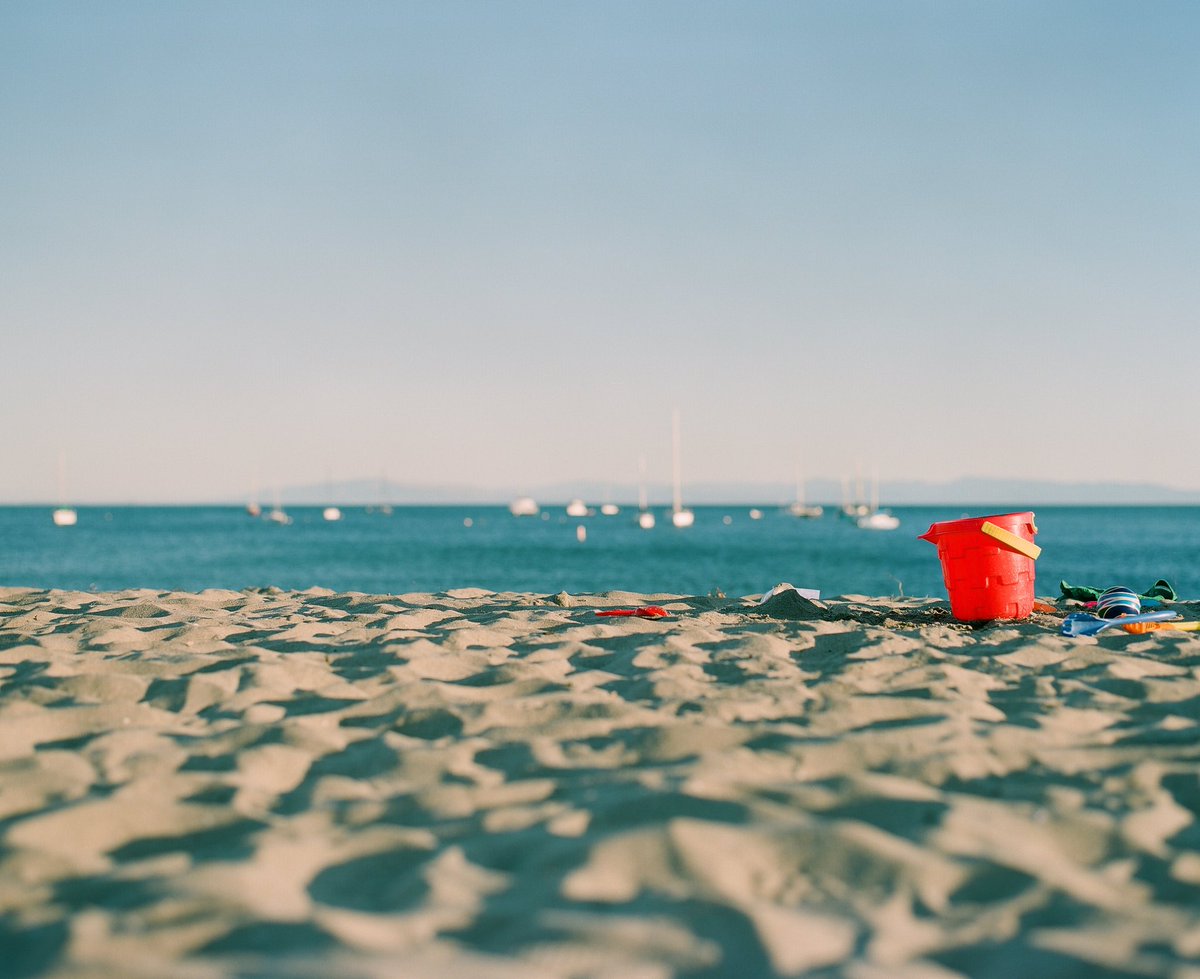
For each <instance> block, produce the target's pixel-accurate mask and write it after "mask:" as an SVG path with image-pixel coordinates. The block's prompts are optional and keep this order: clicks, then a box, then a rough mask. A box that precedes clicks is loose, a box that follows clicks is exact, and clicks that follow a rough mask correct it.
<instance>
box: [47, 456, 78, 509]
mask: <svg viewBox="0 0 1200 979" xmlns="http://www.w3.org/2000/svg"><path fill="white" fill-rule="evenodd" d="M51 519H52V520H53V521H54V526H56V527H74V526H75V524H76V522H77V521H78V520H79V514H77V513H76V512H75V508H74V507H69V506H67V459H66V456H65V455H63V453H61V452H60V453H59V454H58V506H57V507H55V509H54V513H53V514H51Z"/></svg>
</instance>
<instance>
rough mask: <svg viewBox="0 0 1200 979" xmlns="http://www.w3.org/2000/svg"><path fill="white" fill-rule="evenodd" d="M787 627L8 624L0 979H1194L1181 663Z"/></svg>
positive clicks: (804, 623)
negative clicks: (1019, 978)
mask: <svg viewBox="0 0 1200 979" xmlns="http://www.w3.org/2000/svg"><path fill="white" fill-rule="evenodd" d="M636 604H659V605H663V606H665V607H666V608H667V609H668V610H669V611H670V612H672V617H671V618H668V619H663V620H644V619H638V618H627V619H612V618H598V617H597V616H596V615H595V614H594V613H595V610H597V609H599V608H604V607H609V606H614V605H636ZM801 611H802V612H803V613H804V614H803V615H800V613H798V612H796V611H795V610H792V612H789V613H788V615H787V617H779V618H776V617H771V616H769V615H766V614H763V613H762V611H761V610H756V609H754V608H752V607H751V606H749V605H748V604H746V603H743V602H740V601H734V600H725V599H716V598H687V597H678V596H670V595H656V596H645V595H628V594H625V593H612V594H608V595H592V596H583V595H575V596H571V595H557V596H538V595H519V594H493V593H489V592H482V591H480V590H478V589H460V590H457V591H454V592H449V593H446V594H413V595H404V596H368V595H340V594H334V593H331V592H328V591H324V590H312V591H308V592H301V593H294V592H280V591H277V590H273V589H268V590H262V591H247V592H230V591H217V590H213V591H206V592H202V593H200V594H180V593H161V592H153V591H146V590H137V591H128V592H119V593H110V594H84V593H66V592H56V591H52V592H43V591H33V590H29V589H15V588H10V589H0V961H2V962H3V966H2V967H0V971H2V972H3V974H4V975H5V976H7V977H20V976H35V975H36V976H57V977H67V976H78V977H96V979H99V977H109V976H111V977H117V976H122V977H124V976H132V977H143V976H144V977H150V976H154V977H158V976H180V977H191V976H195V977H198V979H199V977H205V979H207V977H218V976H246V975H254V976H279V977H283V976H300V977H308V976H312V977H318V976H320V977H324V976H333V975H337V976H348V977H359V976H361V977H367V979H371V977H396V976H421V977H425V976H464V975H470V976H479V977H485V979H486V977H492V976H495V977H510V976H512V977H516V976H520V977H522V979H526V977H540V976H546V977H552V976H553V977H557V976H621V977H643V976H644V977H663V976H725V975H728V976H792V975H816V976H841V975H848V976H854V977H859V979H874V977H882V976H889V977H891V976H900V977H905V976H909V977H918V976H921V977H945V976H955V975H962V976H997V977H1000V976H1005V977H1007V976H1011V975H1059V976H1074V975H1080V976H1084V975H1100V974H1103V975H1146V976H1172V977H1174V979H1197V977H1200V971H1197V969H1196V967H1195V965H1194V963H1195V962H1196V961H1197V959H1198V958H1200V825H1198V823H1197V815H1198V814H1200V775H1198V772H1200V727H1198V725H1197V716H1198V714H1200V639H1198V638H1194V637H1193V636H1192V634H1177V635H1171V634H1169V633H1159V634H1156V635H1153V636H1129V635H1125V634H1123V633H1122V634H1114V633H1112V632H1108V633H1105V634H1103V635H1101V636H1099V637H1095V638H1091V639H1071V640H1069V639H1065V638H1063V637H1062V636H1060V635H1058V634H1057V631H1056V629H1055V623H1054V622H1053V621H1052V620H1050V619H1043V620H1041V621H1033V622H1029V623H1022V624H1016V625H1011V624H1010V625H1005V626H995V627H986V628H980V629H972V628H968V627H966V626H961V625H958V624H956V623H954V622H952V621H951V620H950V619H949V617H948V615H947V613H946V610H945V606H944V605H943V604H941V603H936V602H922V601H916V600H890V601H886V602H885V601H881V600H871V599H866V598H861V597H853V598H850V599H845V600H835V601H833V602H830V603H828V604H827V605H826V606H824V607H818V606H813V607H812V608H808V607H807V606H806V608H805V609H804V610H801Z"/></svg>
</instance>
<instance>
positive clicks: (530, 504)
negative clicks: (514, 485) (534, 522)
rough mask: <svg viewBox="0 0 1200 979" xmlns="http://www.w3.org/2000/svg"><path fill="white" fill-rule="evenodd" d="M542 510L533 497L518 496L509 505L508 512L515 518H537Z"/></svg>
mask: <svg viewBox="0 0 1200 979" xmlns="http://www.w3.org/2000/svg"><path fill="white" fill-rule="evenodd" d="M540 510H541V507H539V506H538V505H537V501H536V500H535V499H534V498H533V497H532V496H518V497H517V498H516V499H515V500H513V501H512V502H511V503H510V504H509V505H508V512H509V513H511V514H512V515H513V516H514V517H536V516H537V515H538V513H539V512H540Z"/></svg>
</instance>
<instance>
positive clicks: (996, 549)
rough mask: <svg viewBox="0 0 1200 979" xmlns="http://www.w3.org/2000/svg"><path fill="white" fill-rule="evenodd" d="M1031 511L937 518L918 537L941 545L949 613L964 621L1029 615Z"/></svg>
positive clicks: (1033, 554) (1034, 554) (1034, 552)
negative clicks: (943, 519)
mask: <svg viewBox="0 0 1200 979" xmlns="http://www.w3.org/2000/svg"><path fill="white" fill-rule="evenodd" d="M1036 534H1037V525H1036V524H1035V523H1034V522H1033V514H1032V513H1031V512H1029V511H1024V512H1022V513H1000V514H993V515H992V516H988V517H968V518H966V519H964V520H948V521H945V522H943V523H935V524H933V526H931V527H930V528H929V530H928V531H927V532H926V533H924V534H921V535H920V537H919V538H918V540H927V541H929V542H930V543H931V544H933V545H935V546H936V547H937V549H938V558H939V559H940V560H941V562H942V579H943V581H945V583H946V591H947V592H949V594H950V613H951V614H952V615H953V616H954V617H955V618H956V619H958V620H959V621H960V622H987V621H990V620H992V619H1026V618H1028V617H1029V615H1030V614H1031V613H1032V612H1033V583H1034V562H1035V561H1036V560H1037V558H1038V555H1039V554H1041V553H1042V549H1041V548H1040V547H1038V546H1037V545H1036V544H1035V543H1033V538H1034V537H1035V536H1036Z"/></svg>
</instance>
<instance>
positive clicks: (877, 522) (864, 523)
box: [855, 510, 900, 530]
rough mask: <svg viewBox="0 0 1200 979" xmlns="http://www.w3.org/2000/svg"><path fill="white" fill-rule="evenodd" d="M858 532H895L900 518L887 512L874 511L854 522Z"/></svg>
mask: <svg viewBox="0 0 1200 979" xmlns="http://www.w3.org/2000/svg"><path fill="white" fill-rule="evenodd" d="M855 523H857V524H858V527H859V529H860V530H895V529H896V528H897V527H899V526H900V518H899V517H896V516H893V515H892V514H890V513H888V512H887V510H876V511H875V512H874V513H868V514H867V515H866V516H865V517H859V518H858V520H856V521H855Z"/></svg>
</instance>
